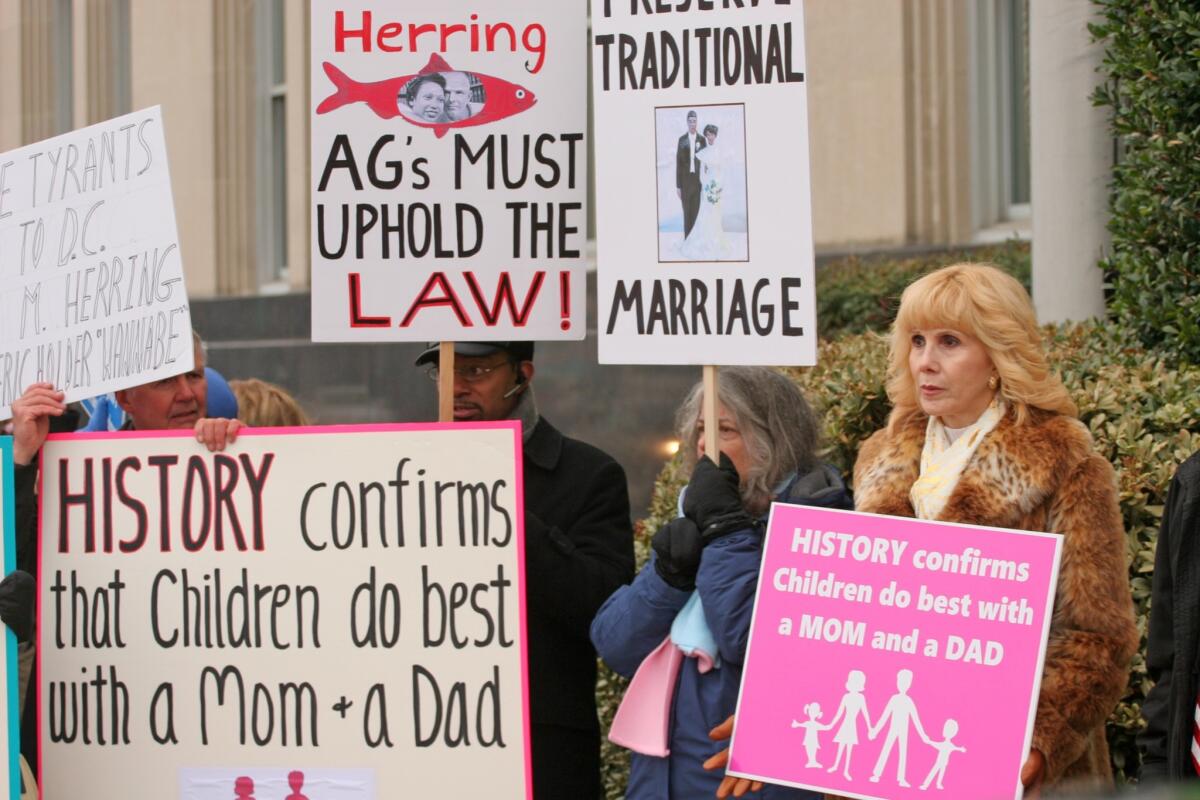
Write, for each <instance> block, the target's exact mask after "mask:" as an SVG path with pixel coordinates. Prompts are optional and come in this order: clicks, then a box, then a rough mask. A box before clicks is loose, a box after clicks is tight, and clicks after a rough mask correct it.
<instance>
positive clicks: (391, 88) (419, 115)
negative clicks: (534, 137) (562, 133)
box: [317, 53, 537, 139]
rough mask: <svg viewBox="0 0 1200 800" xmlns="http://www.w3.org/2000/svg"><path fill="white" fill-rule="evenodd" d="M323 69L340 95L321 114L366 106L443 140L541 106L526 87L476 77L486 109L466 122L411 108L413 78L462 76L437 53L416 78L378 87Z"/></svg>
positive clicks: (432, 108) (329, 99) (377, 83)
mask: <svg viewBox="0 0 1200 800" xmlns="http://www.w3.org/2000/svg"><path fill="white" fill-rule="evenodd" d="M322 66H323V67H324V68H325V74H326V75H328V76H329V80H331V81H333V85H334V87H336V89H337V91H336V92H334V93H333V94H331V95H329V97H326V98H325V99H324V100H322V101H321V104H320V105H319V106H317V113H318V114H328V113H329V112H330V111H333V110H334V109H337V108H341V107H342V106H344V105H347V104H349V103H358V102H363V103H366V104H367V105H368V106H369V107H370V109H371V110H372V111H374V112H375V113H376V114H378V115H379V116H380V117H382V118H383V119H392V118H393V117H403V118H404V119H405V120H407V121H409V122H411V123H412V124H413V125H418V126H420V127H422V128H432V129H433V132H434V133H435V134H437V137H438V138H439V139H440V138H441V137H443V136H445V135H446V131H448V130H450V129H451V128H467V127H471V126H473V125H487V124H488V123H489V122H495V121H496V120H499V119H505V118H506V117H511V116H513V115H514V114H520V113H521V112H522V111H525V110H526V109H528V108H531V107H532V106H533V104H534V103H536V102H537V98H536V97H534V94H533V92H531V91H529V90H528V89H526V88H525V87H523V86H518V85H517V84H515V83H509V82H508V81H506V80H503V79H501V78H495V77H492V76H491V75H481V74H479V73H472V74H473V75H475V76H476V77H477V78H478V79H479V82H480V83H481V84H482V86H483V95H484V102H483V107H482V108H479V109H478V110H477V111H476V112H475V113H474V114H472V115H471V116H469V117H466V118H465V119H458V120H452V119H449V118H448V117H446V115H445V114H444V112H443V113H434V112H436V111H437V109H436V106H435V105H429V106H423V107H421V108H420V109H419V110H418V108H417V107H415V106H410V105H409V104H408V101H407V100H406V98H405V97H404V96H403V89H404V88H405V87H406V86H408V83H409V82H410V81H411V80H412V79H413V78H417V77H420V76H422V75H433V74H437V73H454V72H458V70H455V69H454V68H453V67H451V66H450V65H449V64H447V63H446V61H445V59H443V58H442V57H441V56H440V55H438V54H437V53H434V54H433V55H432V56H430V57H429V63H428V64H426V65H425V66H424V67H423V68H422V69H421V71H420V72H418V73H417V74H416V75H403V76H401V77H398V78H388V79H387V80H383V81H375V82H374V83H359V82H358V81H356V80H354V79H353V78H351V77H349V76H348V75H346V73H344V72H342V71H341V70H340V69H338V68H337V67H335V66H334V65H333V64H330V63H329V62H328V61H326V62H324V63H323V64H322ZM435 102H436V99H435Z"/></svg>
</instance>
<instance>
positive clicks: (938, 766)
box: [792, 669, 967, 789]
mask: <svg viewBox="0 0 1200 800" xmlns="http://www.w3.org/2000/svg"><path fill="white" fill-rule="evenodd" d="M912 683H913V673H912V670H908V669H902V670H899V671H898V672H897V673H896V693H895V694H893V695H892V696H891V697H890V698H889V699H888V702H887V706H886V707H884V709H883V714H882V715H880V717H879V719H878V720H877V721H876V723H875V724H874V725H872V724H871V716H870V713H869V712H868V711H867V699H866V697H865V696H864V695H863V690H864V689H865V688H866V685H867V676H866V673H864V672H863V671H862V670H858V669H852V670H850V674H849V675H847V677H846V693H845V694H844V695H842V701H841V703H840V704H839V705H838V710H837V713H836V714H834V716H833V719H832V720H830V722H829V724H828V725H823V724H821V722H820V719H821V706H820V705H818V704H817V703H815V702H812V703H807V704H806V705H805V706H804V714H805V716H806V717H808V719H807V720H805V721H804V722H798V721H797V720H794V719H793V720H792V728H804V751H805V753H806V755H807V756H808V761H807V762H806V763H805V765H804V766H805V767H806V768H807V767H820V766H821V764H820V763H819V762H818V761H817V751H818V750H819V749H820V747H821V742H820V737H819V734H820V732H821V731H828V730H833V729H834V728H836V729H837V732H836V733H834V735H833V741H835V742H836V743H837V746H838V749H837V755H836V756H834V759H833V766H831V767H829V769H828V770H826V771H827V772H837V771H838V768H839V766H840V767H841V771H842V777H844V778H845V779H846V780H848V781H852V780H854V778H853V777H852V776H851V775H850V756H851V754H852V753H853V751H854V746H855V745H857V744H858V719H859V717H862V719H863V722H864V723H865V724H866V731H867V737H868V738H869V739H871V740H872V741H874V740H875V739H876V738H877V737H878V736H879V734H880V733H882V732H883V729H884V728H885V727H886V728H887V735H886V736H885V737H884V740H883V746H882V747H881V748H880V751H879V756H878V758H877V759H876V760H875V768H874V769H872V770H871V778H870V780H871V782H872V783H879V780H880V778H881V777H882V776H883V772H884V770H885V769H886V768H887V764H888V759H889V758H891V755H892V750H893V749H897V750H898V752H897V755H896V783H897V784H898V785H900V786H902V787H905V788H909V787H910V786H911V784H910V783H909V782H908V780H907V779H906V777H905V772H906V770H907V767H908V731H909V727H910V726H911V727H912V728H914V729H915V730H916V732H917V735H918V736H920V737H921V741H922V742H924V743H925V744H927V745H929V746H930V747H932V748H933V749H934V750H936V751H937V758H936V760H935V761H934V764H933V767H932V768H931V769H930V770H929V774H928V775H927V776H926V777H925V781H924V782H923V783H922V784H921V788H922V789H928V788H929V786H930V784H931V783H936V785H937V788H939V789H942V788H943V786H942V781H943V779H944V778H945V776H946V766H947V765H948V764H949V763H950V755H951V753H954V752H959V753H965V752H967V749H966V748H965V747H960V746H959V745H956V744H955V743H954V741H953V739H954V737H955V736H956V735H957V734H958V723H957V722H955V721H954V720H952V719H948V720H946V722H945V724H944V725H943V726H942V741H940V742H935V741H933V740H932V739H930V738H929V736H928V735H926V733H925V729H924V728H923V727H921V717H920V714H918V713H917V704H916V703H915V702H914V701H913V699H912V697H910V696H909V694H908V690H909V689H910V688H912ZM839 723H840V724H839Z"/></svg>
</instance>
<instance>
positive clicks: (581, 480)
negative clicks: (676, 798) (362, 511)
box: [417, 342, 634, 800]
mask: <svg viewBox="0 0 1200 800" xmlns="http://www.w3.org/2000/svg"><path fill="white" fill-rule="evenodd" d="M437 360H438V346H437V345H436V344H435V345H432V346H430V347H429V348H428V349H427V350H425V352H423V353H422V354H421V356H420V357H419V358H418V359H417V366H422V365H429V366H430V376H431V377H433V378H436V377H437ZM533 376H534V368H533V343H532V342H457V343H456V344H455V345H454V419H455V421H456V422H466V421H472V422H478V421H493V420H513V419H515V420H520V421H521V426H522V438H523V442H524V444H523V453H524V476H525V481H524V485H525V576H526V577H525V592H526V608H527V619H528V631H529V641H528V649H529V713H530V722H531V725H530V729H531V734H532V735H531V744H532V751H533V752H532V760H533V794H534V797H535V798H537V800H557V799H558V798H571V799H572V800H576V798H579V799H580V800H591V799H592V798H599V797H600V796H601V790H600V725H599V721H598V720H597V717H596V694H595V690H596V652H595V650H594V649H593V648H592V643H591V640H590V639H589V636H588V629H589V627H590V625H591V622H592V618H593V617H594V616H595V615H596V611H597V610H599V608H600V606H601V605H602V604H603V603H604V601H605V600H606V599H608V596H609V595H610V594H612V593H613V592H614V591H615V590H616V589H617V588H618V587H619V586H621V585H622V584H625V583H628V582H629V581H631V580H632V579H633V573H634V561H633V528H632V525H631V524H630V514H629V492H628V487H627V486H626V482H625V471H624V470H623V469H621V465H620V464H618V463H617V462H616V461H614V460H613V459H612V457H610V456H609V455H608V454H607V453H604V452H602V451H601V450H599V449H597V448H595V447H592V446H591V445H589V444H585V443H584V442H581V441H578V440H576V439H571V438H570V437H567V436H564V435H563V434H562V433H560V432H559V431H558V429H557V428H555V427H554V426H553V425H551V424H550V422H549V421H548V420H547V419H546V418H545V417H542V416H541V415H540V414H539V413H538V410H537V404H536V403H535V401H534V395H533V385H532V384H533Z"/></svg>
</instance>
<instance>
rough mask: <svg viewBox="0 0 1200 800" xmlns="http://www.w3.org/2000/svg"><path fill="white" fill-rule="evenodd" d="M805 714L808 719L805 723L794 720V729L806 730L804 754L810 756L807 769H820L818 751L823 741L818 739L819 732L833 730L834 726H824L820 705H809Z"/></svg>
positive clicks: (805, 709)
mask: <svg viewBox="0 0 1200 800" xmlns="http://www.w3.org/2000/svg"><path fill="white" fill-rule="evenodd" d="M804 714H805V716H807V717H808V719H806V720H805V721H804V722H797V721H796V720H792V727H793V728H804V752H805V753H806V754H807V755H808V762H807V763H806V764H805V765H804V766H805V767H819V766H821V764H820V762H818V761H817V750H819V749H820V748H821V741H820V739H818V738H817V732H818V731H827V730H829V729H830V728H832V727H833V726H832V725H822V724H821V723H820V722H818V721H817V720H819V719H820V718H821V706H820V704H819V703H809V704H808V705H806V706H804Z"/></svg>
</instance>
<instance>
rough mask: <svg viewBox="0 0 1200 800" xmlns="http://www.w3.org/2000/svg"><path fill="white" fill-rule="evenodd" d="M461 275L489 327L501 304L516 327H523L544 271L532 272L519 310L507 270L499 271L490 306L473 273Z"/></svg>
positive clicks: (498, 316)
mask: <svg viewBox="0 0 1200 800" xmlns="http://www.w3.org/2000/svg"><path fill="white" fill-rule="evenodd" d="M463 277H465V278H466V279H467V286H468V287H469V288H470V289H471V296H472V297H473V298H475V305H477V306H479V313H480V314H482V315H483V320H484V322H485V323H487V325H488V327H489V328H490V327H492V326H494V325H495V324H496V322H497V321H498V320H499V319H500V310H501V306H504V305H507V306H508V315H509V317H510V318H511V319H512V321H513V324H514V325H516V326H517V327H524V326H525V323H526V322H527V321H528V320H529V312H530V311H532V310H533V303H534V301H535V300H537V296H538V292H540V291H541V290H542V283H543V282H544V281H545V279H546V273H545V272H543V271H541V270H538V271H537V272H535V273H533V282H532V283H530V285H529V291H528V292H527V293H526V294H525V302H524V303H523V304H522V305H521V310H520V311H517V299H516V297H515V296H514V295H513V287H512V279H511V278H510V277H509V274H508V273H507V272H502V273H500V281H499V282H498V283H497V284H496V293H495V296H494V298H493V300H492V303H491V306H490V307H489V306H488V303H487V300H486V299H485V298H484V296H483V290H482V289H481V288H480V286H479V282H478V281H477V280H476V279H475V273H473V272H464V273H463Z"/></svg>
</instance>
